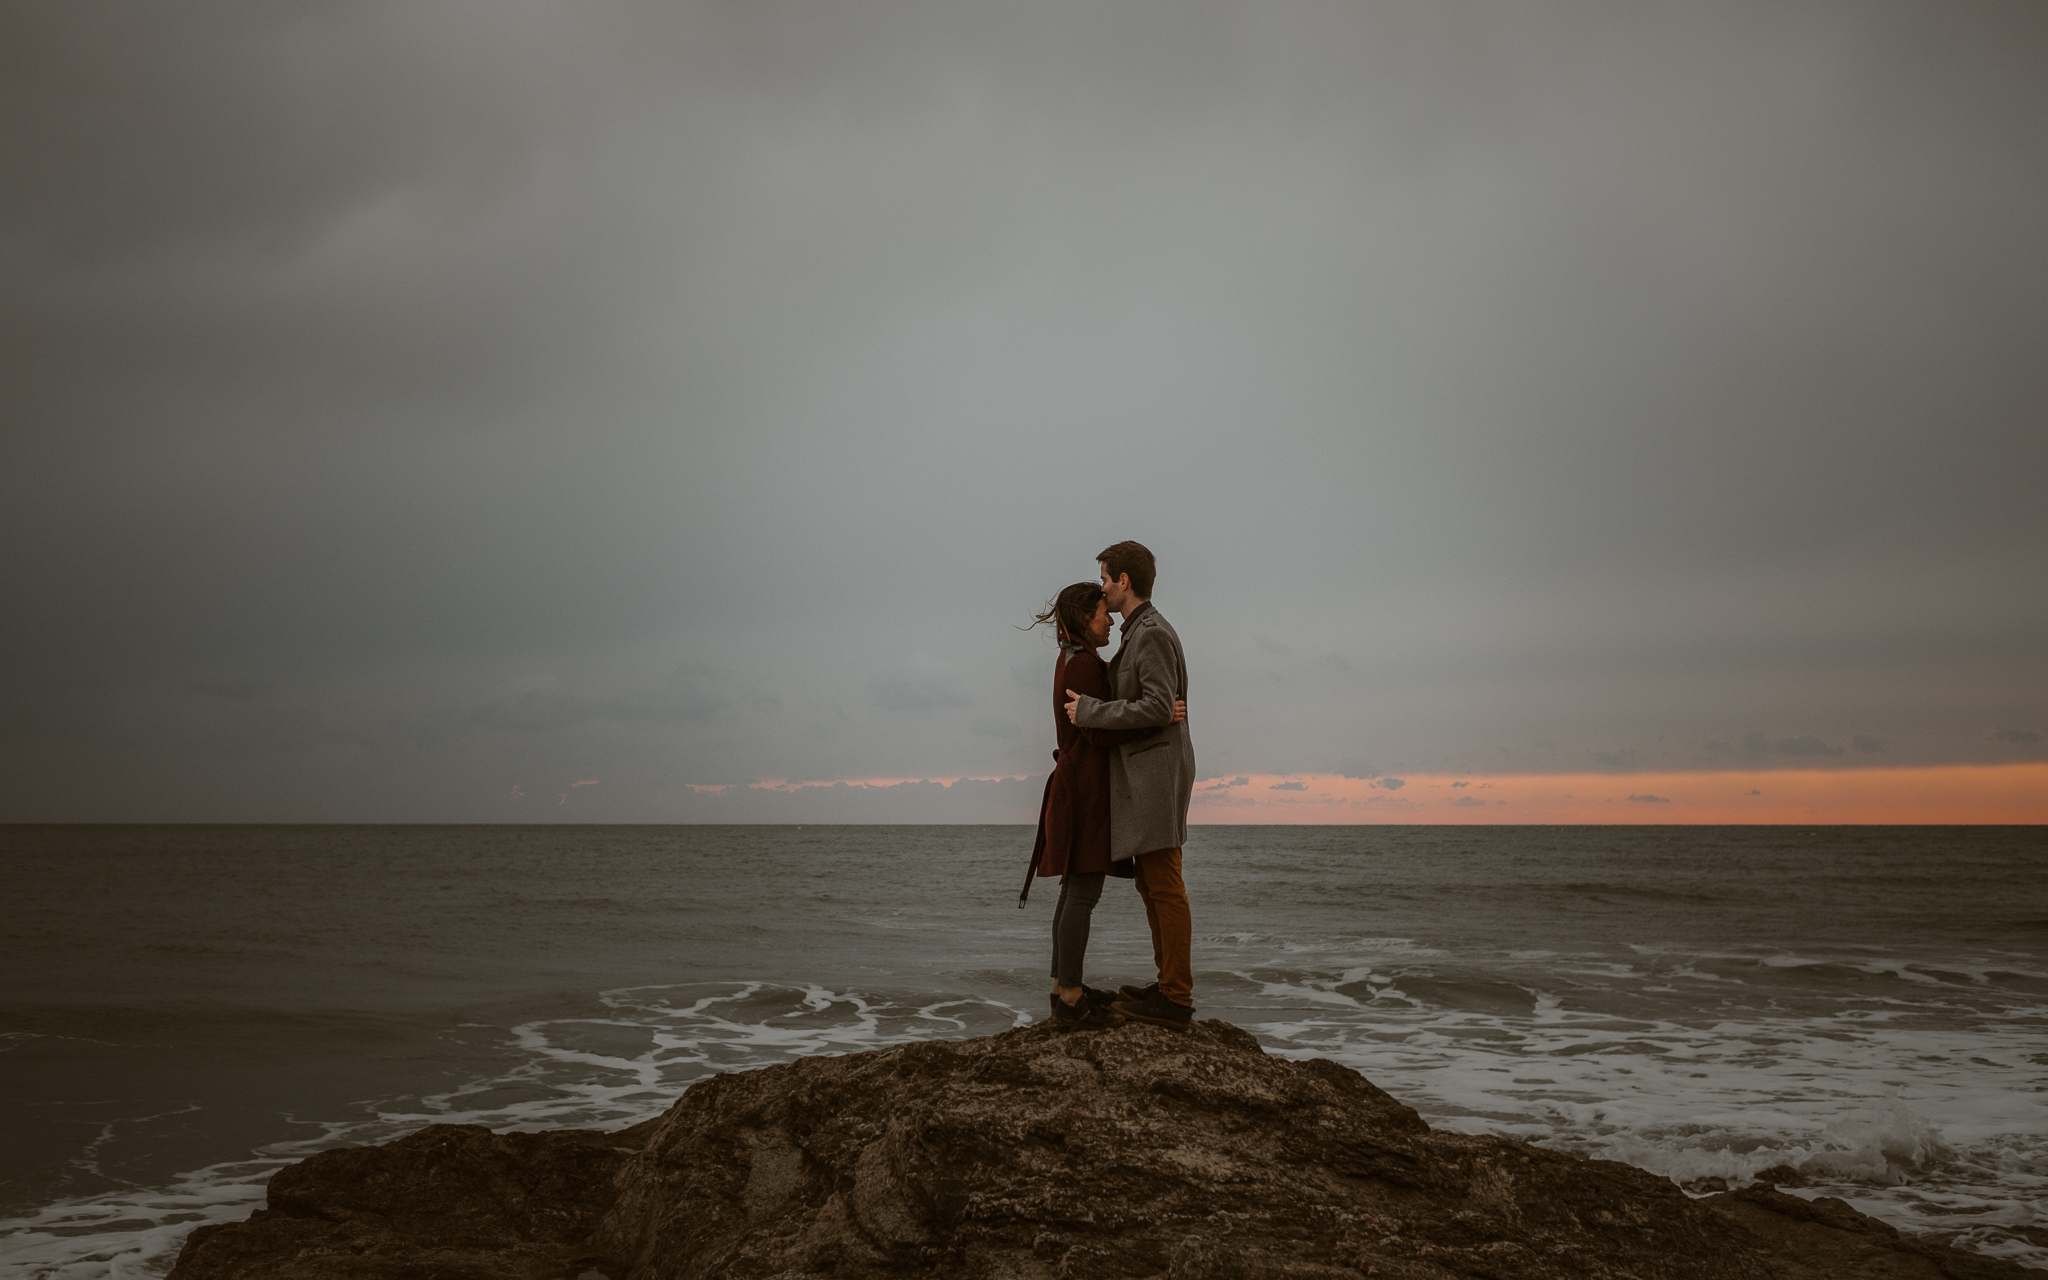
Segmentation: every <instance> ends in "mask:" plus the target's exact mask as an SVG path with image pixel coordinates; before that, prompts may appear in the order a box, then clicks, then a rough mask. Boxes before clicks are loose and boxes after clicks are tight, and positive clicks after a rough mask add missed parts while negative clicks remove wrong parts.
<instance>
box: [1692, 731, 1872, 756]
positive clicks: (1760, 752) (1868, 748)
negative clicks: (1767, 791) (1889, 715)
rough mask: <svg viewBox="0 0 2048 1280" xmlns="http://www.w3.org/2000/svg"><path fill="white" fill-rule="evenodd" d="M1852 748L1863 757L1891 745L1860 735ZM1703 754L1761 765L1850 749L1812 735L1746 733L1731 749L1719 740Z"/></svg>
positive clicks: (1835, 753) (1843, 751)
mask: <svg viewBox="0 0 2048 1280" xmlns="http://www.w3.org/2000/svg"><path fill="white" fill-rule="evenodd" d="M1850 745H1851V746H1852V747H1853V748H1854V749H1855V750H1856V751H1857V752H1859V753H1863V754H1870V753H1874V752H1880V751H1884V750H1887V749H1888V744H1886V743H1885V742H1883V741H1882V740H1880V739H1877V738H1873V737H1870V736H1869V735H1867V734H1857V735H1856V736H1855V737H1854V738H1853V739H1851V742H1850ZM1700 750H1701V752H1702V754H1704V755H1705V756H1706V757H1707V758H1708V759H1710V760H1731V759H1733V760H1748V761H1760V760H1766V759H1769V758H1770V757H1772V756H1789V757H1792V758H1795V759H1798V758H1809V759H1810V758H1814V757H1834V756H1841V755H1844V754H1846V751H1847V748H1844V747H1843V746H1841V745H1840V744H1839V743H1833V742H1829V741H1827V740H1826V739H1824V738H1821V737H1818V736H1816V735H1814V734H1811V733H1802V734H1799V735H1797V736H1794V737H1789V738H1778V739H1776V740H1773V739H1770V738H1767V737H1765V736H1764V735H1763V734H1761V733H1747V734H1744V735H1743V737H1742V741H1741V742H1739V743H1735V744H1732V745H1731V744H1729V743H1727V742H1723V741H1718V740H1717V741H1709V742H1706V743H1704V744H1702V746H1701V748H1700Z"/></svg>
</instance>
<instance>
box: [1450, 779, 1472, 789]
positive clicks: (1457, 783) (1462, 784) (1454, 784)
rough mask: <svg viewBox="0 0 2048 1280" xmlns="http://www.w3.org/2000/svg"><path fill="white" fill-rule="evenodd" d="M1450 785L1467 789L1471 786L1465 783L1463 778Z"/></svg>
mask: <svg viewBox="0 0 2048 1280" xmlns="http://www.w3.org/2000/svg"><path fill="white" fill-rule="evenodd" d="M1451 785H1452V786H1453V787H1469V786H1471V785H1472V784H1471V783H1470V782H1468V781H1466V780H1465V779H1463V778H1460V779H1459V780H1458V781H1456V782H1453V783H1452V784H1451Z"/></svg>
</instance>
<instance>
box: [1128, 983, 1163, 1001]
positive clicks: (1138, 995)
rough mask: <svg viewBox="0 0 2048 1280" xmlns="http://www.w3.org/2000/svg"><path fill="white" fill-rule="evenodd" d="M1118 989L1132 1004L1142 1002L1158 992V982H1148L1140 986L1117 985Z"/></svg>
mask: <svg viewBox="0 0 2048 1280" xmlns="http://www.w3.org/2000/svg"><path fill="white" fill-rule="evenodd" d="M1118 990H1119V991H1121V992H1123V996H1124V999H1126V1000H1129V1001H1131V1002H1132V1003H1133V1004H1143V1003H1144V1002H1145V1001H1147V1000H1150V999H1151V998H1152V997H1153V996H1156V995H1158V994H1159V984H1158V983H1156V982H1148V983H1146V984H1145V985H1144V986H1142V987H1138V986H1130V985H1125V986H1122V987H1119V988H1118Z"/></svg>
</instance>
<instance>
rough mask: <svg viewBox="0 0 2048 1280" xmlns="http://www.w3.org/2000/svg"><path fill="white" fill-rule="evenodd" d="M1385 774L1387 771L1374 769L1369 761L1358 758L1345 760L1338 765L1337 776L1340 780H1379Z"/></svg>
mask: <svg viewBox="0 0 2048 1280" xmlns="http://www.w3.org/2000/svg"><path fill="white" fill-rule="evenodd" d="M1383 772H1385V771H1384V770H1381V769H1377V768H1374V767H1373V765H1372V764H1371V763H1370V762H1369V761H1365V760H1360V759H1357V758H1356V757H1353V758H1352V759H1349V760H1345V761H1343V762H1341V763H1339V764H1338V765H1337V776H1338V777H1340V778H1360V779H1364V778H1377V777H1379V776H1380V774H1381V773H1383Z"/></svg>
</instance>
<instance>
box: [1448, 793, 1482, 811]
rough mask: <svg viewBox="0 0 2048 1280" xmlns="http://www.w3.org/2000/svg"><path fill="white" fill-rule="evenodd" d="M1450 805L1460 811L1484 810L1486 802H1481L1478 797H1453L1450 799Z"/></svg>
mask: <svg viewBox="0 0 2048 1280" xmlns="http://www.w3.org/2000/svg"><path fill="white" fill-rule="evenodd" d="M1451 804H1452V805H1454V806H1455V807H1457V808H1460V809H1484V808H1485V807H1486V801H1484V800H1481V799H1480V798H1479V797H1478V796H1454V797H1452V799H1451Z"/></svg>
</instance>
